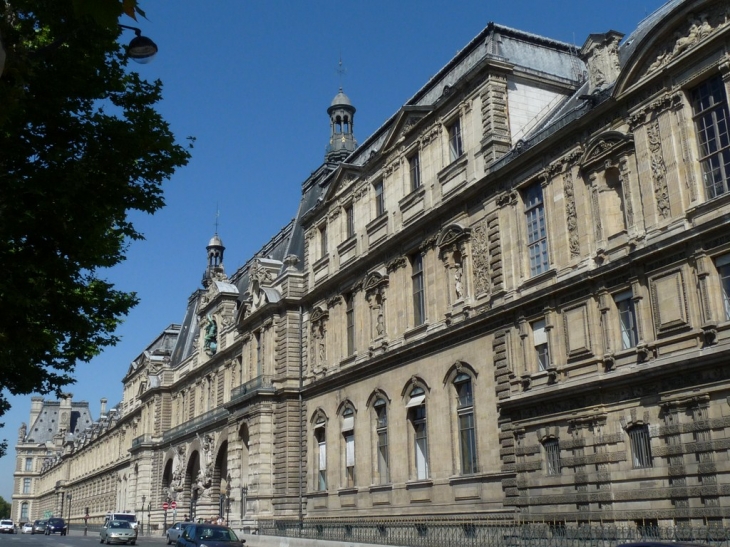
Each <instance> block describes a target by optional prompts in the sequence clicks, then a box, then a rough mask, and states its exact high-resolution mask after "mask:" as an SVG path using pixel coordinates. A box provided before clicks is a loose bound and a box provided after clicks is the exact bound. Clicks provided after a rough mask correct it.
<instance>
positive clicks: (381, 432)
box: [373, 397, 390, 484]
mask: <svg viewBox="0 0 730 547" xmlns="http://www.w3.org/2000/svg"><path fill="white" fill-rule="evenodd" d="M373 413H374V416H375V437H376V450H377V453H376V459H377V462H378V466H377V473H378V479H379V483H380V484H390V458H389V450H388V403H387V402H386V400H385V399H384V398H383V397H378V398H377V399H375V402H374V403H373Z"/></svg>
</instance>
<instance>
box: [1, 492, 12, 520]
mask: <svg viewBox="0 0 730 547" xmlns="http://www.w3.org/2000/svg"><path fill="white" fill-rule="evenodd" d="M5 518H10V503H8V502H7V501H5V498H3V497H2V496H0V519H5Z"/></svg>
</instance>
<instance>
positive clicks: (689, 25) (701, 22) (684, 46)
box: [647, 2, 730, 72]
mask: <svg viewBox="0 0 730 547" xmlns="http://www.w3.org/2000/svg"><path fill="white" fill-rule="evenodd" d="M728 22H730V8H728V7H727V5H726V4H725V3H723V2H718V3H717V5H716V6H715V7H714V8H712V9H709V10H707V11H703V12H701V13H699V14H694V13H690V14H689V15H688V16H687V19H686V20H685V21H684V23H683V24H682V25H680V26H679V27H678V28H677V30H676V31H675V32H674V34H673V35H672V37H671V38H669V39H668V40H667V41H666V42H664V44H663V45H661V46H659V47H658V48H657V52H656V58H655V60H654V61H653V62H652V63H651V64H650V65H649V67H648V69H647V72H653V71H655V70H658V69H660V68H661V67H663V66H665V65H667V64H669V63H670V62H671V61H673V60H674V59H676V58H677V57H679V56H680V55H682V54H683V53H684V52H686V51H688V50H690V49H692V48H693V47H695V46H696V45H697V44H699V43H700V42H701V41H702V40H704V39H705V38H707V37H708V36H710V35H711V34H713V33H715V32H717V30H719V29H721V28H723V27H725V26H727V24H728Z"/></svg>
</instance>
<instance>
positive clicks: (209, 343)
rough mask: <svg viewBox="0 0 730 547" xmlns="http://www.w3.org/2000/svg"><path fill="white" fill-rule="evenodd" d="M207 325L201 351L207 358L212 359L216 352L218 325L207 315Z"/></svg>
mask: <svg viewBox="0 0 730 547" xmlns="http://www.w3.org/2000/svg"><path fill="white" fill-rule="evenodd" d="M207 318H208V324H207V325H206V326H205V338H204V340H203V351H205V354H206V355H208V356H209V357H212V356H213V355H215V354H216V352H217V351H218V324H217V323H216V321H215V319H213V317H212V316H211V315H210V314H208V316H207Z"/></svg>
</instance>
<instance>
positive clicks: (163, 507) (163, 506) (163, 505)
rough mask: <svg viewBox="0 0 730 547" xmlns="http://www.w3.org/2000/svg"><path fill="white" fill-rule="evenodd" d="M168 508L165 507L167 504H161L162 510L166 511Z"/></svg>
mask: <svg viewBox="0 0 730 547" xmlns="http://www.w3.org/2000/svg"><path fill="white" fill-rule="evenodd" d="M168 507H169V506H168V505H167V502H164V503H163V504H162V509H164V510H165V511H167V508H168Z"/></svg>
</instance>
